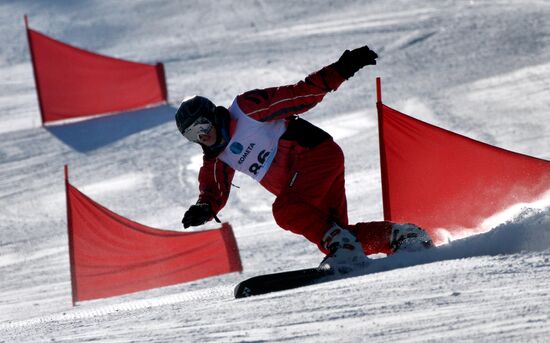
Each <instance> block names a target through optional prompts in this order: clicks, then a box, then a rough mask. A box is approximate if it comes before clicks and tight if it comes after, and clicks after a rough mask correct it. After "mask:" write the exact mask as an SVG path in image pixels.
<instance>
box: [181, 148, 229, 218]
mask: <svg viewBox="0 0 550 343" xmlns="http://www.w3.org/2000/svg"><path fill="white" fill-rule="evenodd" d="M234 175H235V170H234V169H233V168H231V167H229V166H228V165H227V164H225V163H223V162H222V161H220V160H219V159H217V158H215V157H207V156H203V165H202V167H201V169H200V171H199V191H200V193H199V199H198V200H197V203H196V204H195V205H192V206H191V207H190V208H189V210H188V211H187V212H185V215H184V217H183V219H182V223H183V227H184V228H188V227H190V226H199V225H202V224H204V223H206V222H208V221H210V220H212V218H214V216H215V215H216V214H217V213H218V212H219V211H220V210H221V209H222V208H223V207H224V206H225V204H226V203H227V199H228V198H229V191H230V190H231V181H232V180H233V176H234Z"/></svg>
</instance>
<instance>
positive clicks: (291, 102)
mask: <svg viewBox="0 0 550 343" xmlns="http://www.w3.org/2000/svg"><path fill="white" fill-rule="evenodd" d="M344 81H345V78H344V77H342V76H341V75H340V73H339V72H338V70H337V68H336V67H335V66H334V64H331V65H329V66H326V67H324V68H322V69H321V70H319V71H317V72H314V73H312V74H310V75H308V76H307V77H306V78H305V79H304V80H302V81H299V82H298V83H296V84H293V85H287V86H281V87H273V88H266V89H255V90H251V91H248V92H246V93H243V94H241V95H239V96H237V98H236V101H237V104H238V106H239V107H240V109H241V110H242V111H243V112H244V113H245V114H247V115H248V116H250V117H251V118H253V119H255V120H259V121H274V120H285V121H286V122H287V127H288V122H290V121H291V119H294V118H295V115H297V114H300V113H303V112H306V111H308V110H309V109H311V108H313V107H314V106H315V105H317V104H318V103H319V102H321V100H323V98H324V96H325V95H326V94H327V93H328V92H331V91H334V90H336V89H337V88H338V87H339V86H340V84H342V82H344ZM235 125H237V123H236V122H235V121H232V122H231V123H230V128H229V133H230V134H231V133H232V132H233V131H234V128H235ZM308 125H310V124H308ZM310 126H311V125H310ZM319 130H320V129H319ZM283 136H284V135H283ZM294 136H296V135H294ZM327 136H328V135H327ZM328 137H330V136H328ZM302 138H303V137H300V138H298V139H302ZM305 139H309V137H305ZM300 144H301V145H303V143H300ZM297 145H298V143H297V141H296V140H294V139H292V138H290V139H283V137H282V138H281V139H280V140H279V143H278V148H277V154H276V155H275V158H274V160H273V162H272V164H271V167H270V169H269V171H268V172H267V174H266V175H265V176H264V178H263V179H262V180H261V182H260V184H261V185H262V186H264V187H265V188H266V189H267V190H268V191H270V192H271V193H273V194H275V195H279V194H280V192H281V190H282V187H283V185H285V184H286V182H287V181H288V179H289V173H288V171H289V169H290V167H289V166H290V164H291V163H292V161H293V156H294V153H293V151H295V150H296V148H297ZM234 174H235V170H234V169H233V168H231V167H230V166H228V165H227V164H225V163H224V162H222V161H221V160H219V159H218V158H216V157H210V156H206V155H205V156H204V157H203V165H202V167H201V169H200V172H199V191H200V194H199V199H198V202H201V203H205V202H206V203H209V204H210V205H211V206H212V210H213V212H214V213H218V212H219V211H220V210H221V209H222V208H223V207H224V206H225V204H226V202H227V199H228V197H229V191H230V189H231V181H232V180H233V176H234Z"/></svg>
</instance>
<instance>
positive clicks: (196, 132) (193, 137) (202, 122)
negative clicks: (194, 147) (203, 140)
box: [183, 117, 214, 143]
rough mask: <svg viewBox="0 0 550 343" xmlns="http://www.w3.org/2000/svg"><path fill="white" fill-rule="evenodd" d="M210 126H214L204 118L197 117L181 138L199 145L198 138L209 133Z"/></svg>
mask: <svg viewBox="0 0 550 343" xmlns="http://www.w3.org/2000/svg"><path fill="white" fill-rule="evenodd" d="M212 126H214V125H213V124H212V122H211V121H210V120H208V119H207V118H205V117H199V118H197V119H196V120H195V121H194V122H193V124H191V125H189V126H188V127H187V128H186V129H185V130H184V131H183V136H184V137H185V138H187V139H188V140H190V141H191V142H195V143H200V138H199V136H200V135H205V134H207V133H208V132H210V130H211V129H212Z"/></svg>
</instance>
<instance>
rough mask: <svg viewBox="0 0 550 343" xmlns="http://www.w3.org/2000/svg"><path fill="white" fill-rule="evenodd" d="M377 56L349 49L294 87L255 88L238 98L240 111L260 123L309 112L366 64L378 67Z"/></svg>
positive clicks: (370, 52) (364, 48)
mask: <svg viewBox="0 0 550 343" xmlns="http://www.w3.org/2000/svg"><path fill="white" fill-rule="evenodd" d="M377 57H378V55H376V53H375V52H374V51H372V50H370V49H369V48H368V47H367V46H363V47H361V48H358V49H354V50H351V51H350V50H346V51H345V52H344V54H343V55H342V56H341V57H340V59H339V60H338V61H336V62H335V63H332V64H330V65H328V66H326V67H323V68H321V69H320V70H318V71H316V72H314V73H312V74H310V75H308V76H307V77H306V78H305V79H304V80H302V81H299V82H298V83H296V84H293V85H287V86H281V87H272V88H266V89H255V90H251V91H248V92H246V93H243V94H241V95H239V96H238V97H237V105H238V106H239V108H240V109H241V110H242V111H243V112H244V113H246V114H247V115H249V116H250V117H252V118H253V119H256V120H259V121H272V120H278V119H285V118H288V117H290V116H292V115H295V114H300V113H303V112H306V111H308V110H310V109H311V108H313V107H314V106H315V105H317V104H318V103H319V102H321V100H323V98H324V96H325V95H326V94H327V93H328V92H331V91H334V90H336V89H338V87H339V86H340V85H341V84H342V82H344V81H345V80H347V79H349V78H350V77H352V76H353V75H354V74H355V73H356V72H357V71H358V70H359V69H361V68H363V67H364V66H366V65H374V64H376V58H377Z"/></svg>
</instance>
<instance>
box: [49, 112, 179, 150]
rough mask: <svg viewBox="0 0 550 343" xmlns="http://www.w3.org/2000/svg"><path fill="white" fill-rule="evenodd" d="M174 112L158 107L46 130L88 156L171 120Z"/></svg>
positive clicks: (54, 126)
mask: <svg viewBox="0 0 550 343" xmlns="http://www.w3.org/2000/svg"><path fill="white" fill-rule="evenodd" d="M176 110H177V109H176V108H174V107H173V106H170V105H161V106H156V107H151V108H146V109H140V110H135V111H130V112H122V113H116V114H112V115H106V116H102V117H97V118H91V119H88V120H83V121H79V122H76V123H67V124H62V125H52V126H47V127H46V130H48V131H49V132H50V133H51V134H52V135H54V136H55V137H56V138H57V139H59V140H60V141H62V142H63V143H65V144H67V145H68V146H70V147H71V148H72V149H74V150H76V151H79V152H89V151H93V150H96V149H99V148H101V147H104V146H106V145H109V144H111V143H114V142H116V141H118V140H121V139H124V138H126V137H128V136H130V135H133V134H135V133H138V132H141V131H145V130H149V129H151V128H153V127H156V126H159V125H162V124H164V123H167V122H169V121H171V120H173V119H174V113H175V112H176Z"/></svg>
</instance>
